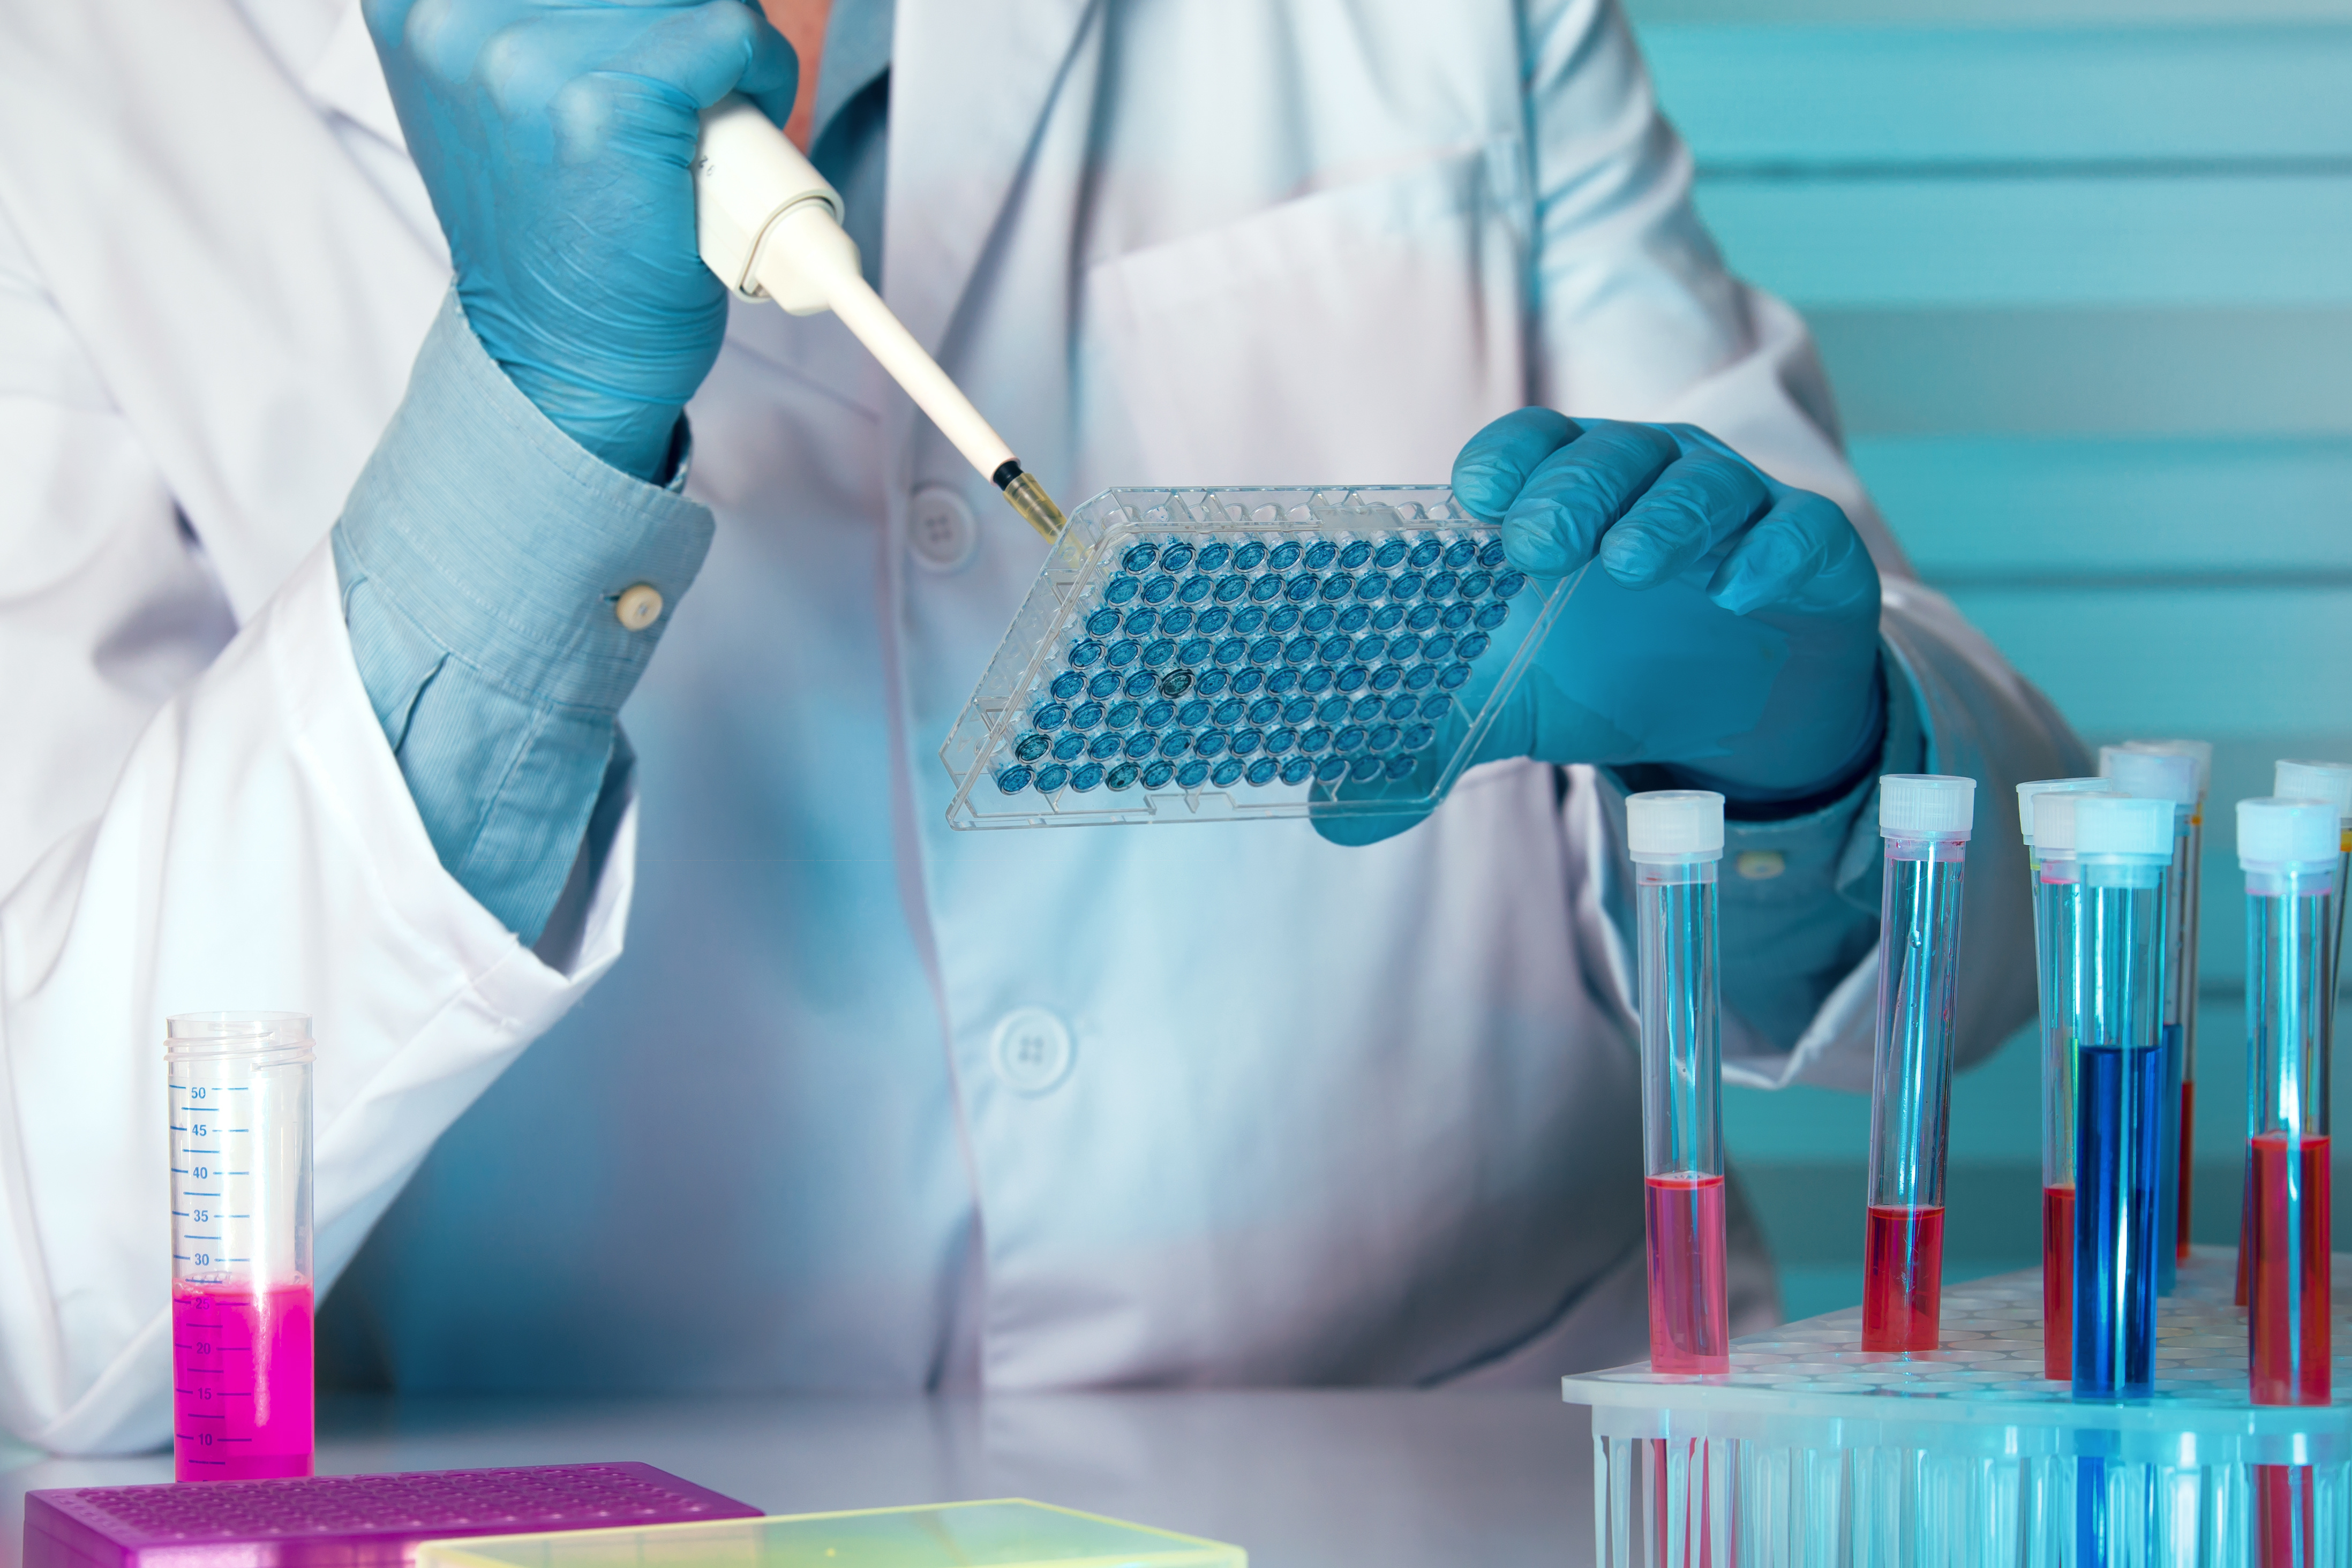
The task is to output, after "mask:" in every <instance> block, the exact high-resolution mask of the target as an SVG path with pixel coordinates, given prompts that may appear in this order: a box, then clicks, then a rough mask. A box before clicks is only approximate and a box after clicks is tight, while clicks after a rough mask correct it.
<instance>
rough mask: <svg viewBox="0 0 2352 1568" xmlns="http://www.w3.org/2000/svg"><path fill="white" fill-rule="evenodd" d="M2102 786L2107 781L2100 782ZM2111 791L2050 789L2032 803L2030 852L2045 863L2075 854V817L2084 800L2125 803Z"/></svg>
mask: <svg viewBox="0 0 2352 1568" xmlns="http://www.w3.org/2000/svg"><path fill="white" fill-rule="evenodd" d="M2099 782H2100V784H2101V785H2102V786H2105V783H2106V780H2105V779H2100V780H2099ZM2129 799H2130V797H2129V796H2127V795H2122V794H2118V793H2117V792H2116V791H2115V790H2113V789H2105V788H2101V789H2083V790H2074V789H2053V790H2051V791H2049V792H2048V793H2046V794H2044V795H2042V796H2041V797H2040V798H2038V799H2037V800H2035V801H2034V802H2033V850H2034V852H2035V853H2036V854H2038V855H2040V856H2042V858H2043V859H2044V860H2048V859H2050V858H2051V857H2053V856H2055V855H2071V854H2073V853H2074V837H2075V835H2074V813H2075V810H2077V808H2079V807H2080V806H2081V805H2082V803H2083V802H2084V801H2085V800H2129Z"/></svg>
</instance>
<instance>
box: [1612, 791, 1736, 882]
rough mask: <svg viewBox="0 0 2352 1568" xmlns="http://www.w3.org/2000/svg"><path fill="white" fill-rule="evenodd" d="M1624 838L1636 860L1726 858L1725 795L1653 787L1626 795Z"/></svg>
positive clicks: (1671, 860) (1678, 860) (1663, 861)
mask: <svg viewBox="0 0 2352 1568" xmlns="http://www.w3.org/2000/svg"><path fill="white" fill-rule="evenodd" d="M1625 841H1626V848H1627V849H1628V850H1630V851H1631V852H1632V853H1633V858H1634V859H1635V860H1637V861H1648V862H1653V863H1664V864H1670V865H1671V864H1679V863H1681V862H1685V861H1712V860H1721V859H1722V858H1723V797H1722V796H1720V795H1718V794H1717V793H1716V792H1715V791H1714V790H1712V789H1652V790H1649V791H1647V792H1645V793H1643V794H1640V795H1628V796H1626V797H1625Z"/></svg>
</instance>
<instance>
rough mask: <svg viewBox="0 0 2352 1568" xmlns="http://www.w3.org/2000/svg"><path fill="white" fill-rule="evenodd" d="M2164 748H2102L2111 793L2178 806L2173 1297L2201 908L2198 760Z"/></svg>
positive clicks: (2164, 1175) (2160, 959)
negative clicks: (2197, 916)
mask: <svg viewBox="0 0 2352 1568" xmlns="http://www.w3.org/2000/svg"><path fill="white" fill-rule="evenodd" d="M2158 744H2159V743H2157V742H2149V741H2137V742H2133V743H2131V744H2130V745H2127V746H2103V747H2100V748H2099V771H2100V772H2102V773H2104V774H2105V775H2106V777H2107V779H2108V784H2109V787H2110V788H2111V789H2116V790H2117V791H2118V792H2120V793H2122V794H2126V795H2133V796H2137V797H2138V798H2140V799H2142V800H2165V801H2168V802H2170V803H2171V806H2172V863H2171V864H2169V865H2168V866H2167V867H2166V868H2165V873H2164V946H2163V948H2162V950H2161V951H2160V952H2159V953H2158V956H2157V981H2156V985H2157V998H2158V1001H2157V1006H2158V1009H2159V1012H2158V1022H2157V1037H2156V1042H2157V1048H2158V1050H2160V1051H2163V1052H2164V1076H2165V1086H2164V1125H2163V1128H2162V1130H2161V1132H2160V1134H2159V1137H2160V1141H2161V1145H2162V1146H2161V1148H2160V1149H2159V1150H2158V1155H2157V1158H2158V1160H2159V1161H2160V1162H2161V1165H2160V1166H2159V1176H2158V1186H2157V1215H2156V1224H2157V1233H2158V1235H2159V1236H2160V1237H2162V1238H2164V1245H2163V1246H2161V1247H2160V1248H2159V1249H2158V1251H2157V1255H2156V1293H2157V1294H2158V1295H2159V1296H2168V1295H2170V1294H2171V1293H2172V1283H2173V1277H2174V1274H2175V1272H2176V1270H2178V1268H2179V1257H2180V1245H2181V1237H2182V1235H2183V1232H2182V1230H2181V1225H2180V1207H2181V1202H2180V1193H2181V1184H2182V1182H2183V1180H2184V1179H2185V1177H2186V1170H2185V1167H2184V1165H2183V1161H2182V1157H2181V1156H2182V1153H2183V1150H2184V1147H2185V1145H2186V1144H2187V1141H2188V1140H2187V1134H2186V1133H2185V1132H2184V1130H2183V1125H2182V1124H2183V1118H2184V1117H2192V1118H2193V1116H2194V1114H2195V1113H2194V1112H2193V1110H2191V1109H2189V1104H2188V1102H2189V1097H2191V1096H2193V1095H2194V1094H2195V1092H2196V1086H2195V1084H2196V1080H2195V1074H2194V1072H2193V1071H2190V1070H2189V1069H2188V1065H2187V1064H2188V1056H2189V1046H2188V1043H2187V1041H2188V1030H2189V1019H2190V1017H2191V1016H2192V1014H2193V1012H2194V1010H2195V1008H2196V1004H2197V993H2196V980H2197V954H2196V950H2195V947H2194V946H2193V945H2192V943H2191V936H2192V933H2193V929H2194V924H2195V911H2196V887H2197V883H2196V868H2197V844H2196V835H2197V821H2198V810H2197V804H2198V797H2197V759H2196V758H2194V757H2193V756H2191V755H2189V753H2187V752H2182V751H2164V750H2159V749H2157V747H2158Z"/></svg>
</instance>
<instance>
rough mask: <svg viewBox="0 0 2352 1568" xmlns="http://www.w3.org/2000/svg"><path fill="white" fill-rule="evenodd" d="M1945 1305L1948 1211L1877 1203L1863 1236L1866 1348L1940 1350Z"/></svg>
mask: <svg viewBox="0 0 2352 1568" xmlns="http://www.w3.org/2000/svg"><path fill="white" fill-rule="evenodd" d="M1943 1304H1944V1211H1943V1210H1942V1209H1941V1208H1896V1207H1886V1206H1882V1205H1879V1204H1873V1205H1871V1206H1870V1217H1869V1221H1868V1226H1867V1229H1866V1232H1865V1234H1864V1238H1863V1276H1862V1348H1863V1349H1864V1350H1882V1351H1906V1350H1910V1351H1916V1350H1933V1349H1935V1348H1936V1338H1937V1330H1938V1329H1939V1328H1940V1326H1941V1319H1942V1314H1943Z"/></svg>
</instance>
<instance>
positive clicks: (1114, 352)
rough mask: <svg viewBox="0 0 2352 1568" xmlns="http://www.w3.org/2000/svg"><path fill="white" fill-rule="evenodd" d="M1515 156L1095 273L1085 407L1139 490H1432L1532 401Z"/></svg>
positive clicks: (1441, 168)
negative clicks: (1090, 379)
mask: <svg viewBox="0 0 2352 1568" xmlns="http://www.w3.org/2000/svg"><path fill="white" fill-rule="evenodd" d="M1518 160H1519V151H1518V145H1517V141H1513V140H1510V139H1507V138H1505V139H1498V140H1496V141H1490V142H1487V143H1485V144H1482V145H1480V146H1478V147H1475V148H1471V149H1469V150H1467V151H1462V150H1455V151H1453V152H1447V153H1445V154H1443V155H1441V156H1439V157H1436V158H1433V159H1430V160H1427V161H1423V162H1416V163H1414V164H1412V166H1411V167H1409V168H1405V169H1402V170H1398V171H1393V172H1389V173H1385V174H1382V175H1381V176H1378V177H1376V178H1370V179H1365V180H1360V181H1357V182H1354V183H1349V184H1344V185H1339V186H1334V187H1331V188H1328V189H1326V190H1321V191H1317V192H1315V193H1311V194H1308V195H1305V196H1300V197H1297V198H1296V199H1294V200H1291V201H1287V202H1284V203H1282V204H1280V205H1278V206H1275V207H1273V208H1270V209H1268V210H1266V211H1264V212H1260V213H1256V214H1252V215H1251V216H1249V217H1247V218H1244V219H1242V220H1240V221H1238V222H1236V223H1232V224H1227V225H1222V226H1220V227H1218V228H1214V229H1211V230H1209V231H1207V232H1205V233H1202V234H1196V235H1186V236H1185V237H1183V238H1181V239H1178V240H1171V241H1169V242H1166V243H1164V244H1160V245H1156V246H1149V247H1147V248H1145V249H1142V250H1137V251H1131V252H1129V253H1128V254H1127V255H1124V256H1117V257H1115V258H1113V259H1111V260H1108V261H1105V262H1102V263H1099V264H1097V266H1096V267H1094V268H1093V269H1092V270H1091V272H1090V273H1089V275H1088V277H1087V284H1086V296H1085V298H1086V308H1087V323H1088V326H1089V328H1090V334H1089V335H1090V337H1091V339H1092V344H1093V350H1094V352H1093V355H1092V361H1093V362H1092V364H1091V365H1090V367H1089V369H1090V370H1091V371H1092V372H1093V374H1094V375H1095V376H1096V377H1097V378H1098V381H1099V383H1100V384H1098V385H1097V387H1095V388H1093V389H1090V390H1091V391H1092V392H1093V393H1094V395H1096V396H1098V397H1104V398H1106V399H1108V398H1113V397H1115V398H1116V399H1118V400H1119V401H1123V402H1124V403H1125V405H1126V407H1127V409H1128V411H1129V415H1130V416H1131V418H1132V420H1133V422H1134V432H1133V436H1132V439H1133V442H1134V445H1133V447H1132V453H1133V456H1132V459H1131V460H1132V461H1134V462H1136V463H1138V464H1139V468H1138V469H1137V471H1135V472H1134V473H1133V474H1132V475H1131V476H1129V475H1127V474H1122V475H1121V476H1120V478H1121V480H1122V481H1123V482H1132V483H1137V484H1165V485H1181V484H1202V483H1214V484H1242V483H1248V484H1285V483H1299V482H1311V483H1319V482H1323V481H1332V482H1344V483H1349V484H1373V483H1398V484H1412V483H1421V484H1426V483H1429V482H1431V481H1433V480H1443V479H1444V477H1445V476H1446V474H1447V473H1448V472H1449V471H1450V470H1451V468H1452V465H1453V462H1454V453H1455V452H1456V451H1457V450H1459V448H1460V447H1461V445H1462V443H1463V442H1464V441H1465V440H1466V439H1467V438H1468V437H1469V436H1470V434H1472V433H1473V432H1474V431H1475V430H1476V429H1477V428H1478V426H1479V425H1480V424H1482V423H1485V422H1486V421H1487V420H1489V419H1492V418H1494V417H1495V416H1496V415H1497V414H1500V413H1504V412H1506V411H1507V410H1509V409H1512V408H1516V407H1517V406H1518V405H1519V404H1520V403H1521V402H1524V401H1525V400H1526V396H1527V355H1526V312H1525V301H1526V298H1527V287H1526V284H1525V277H1526V248H1527V247H1526V244H1525V241H1524V238H1523V235H1524V234H1525V232H1526V225H1525V221H1524V217H1523V215H1522V213H1521V210H1520V204H1519V203H1518V202H1517V199H1516V197H1515V194H1514V193H1515V192H1516V191H1517V190H1518V189H1519V188H1520V182H1519V179H1518V175H1517V170H1518V167H1519V162H1518Z"/></svg>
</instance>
